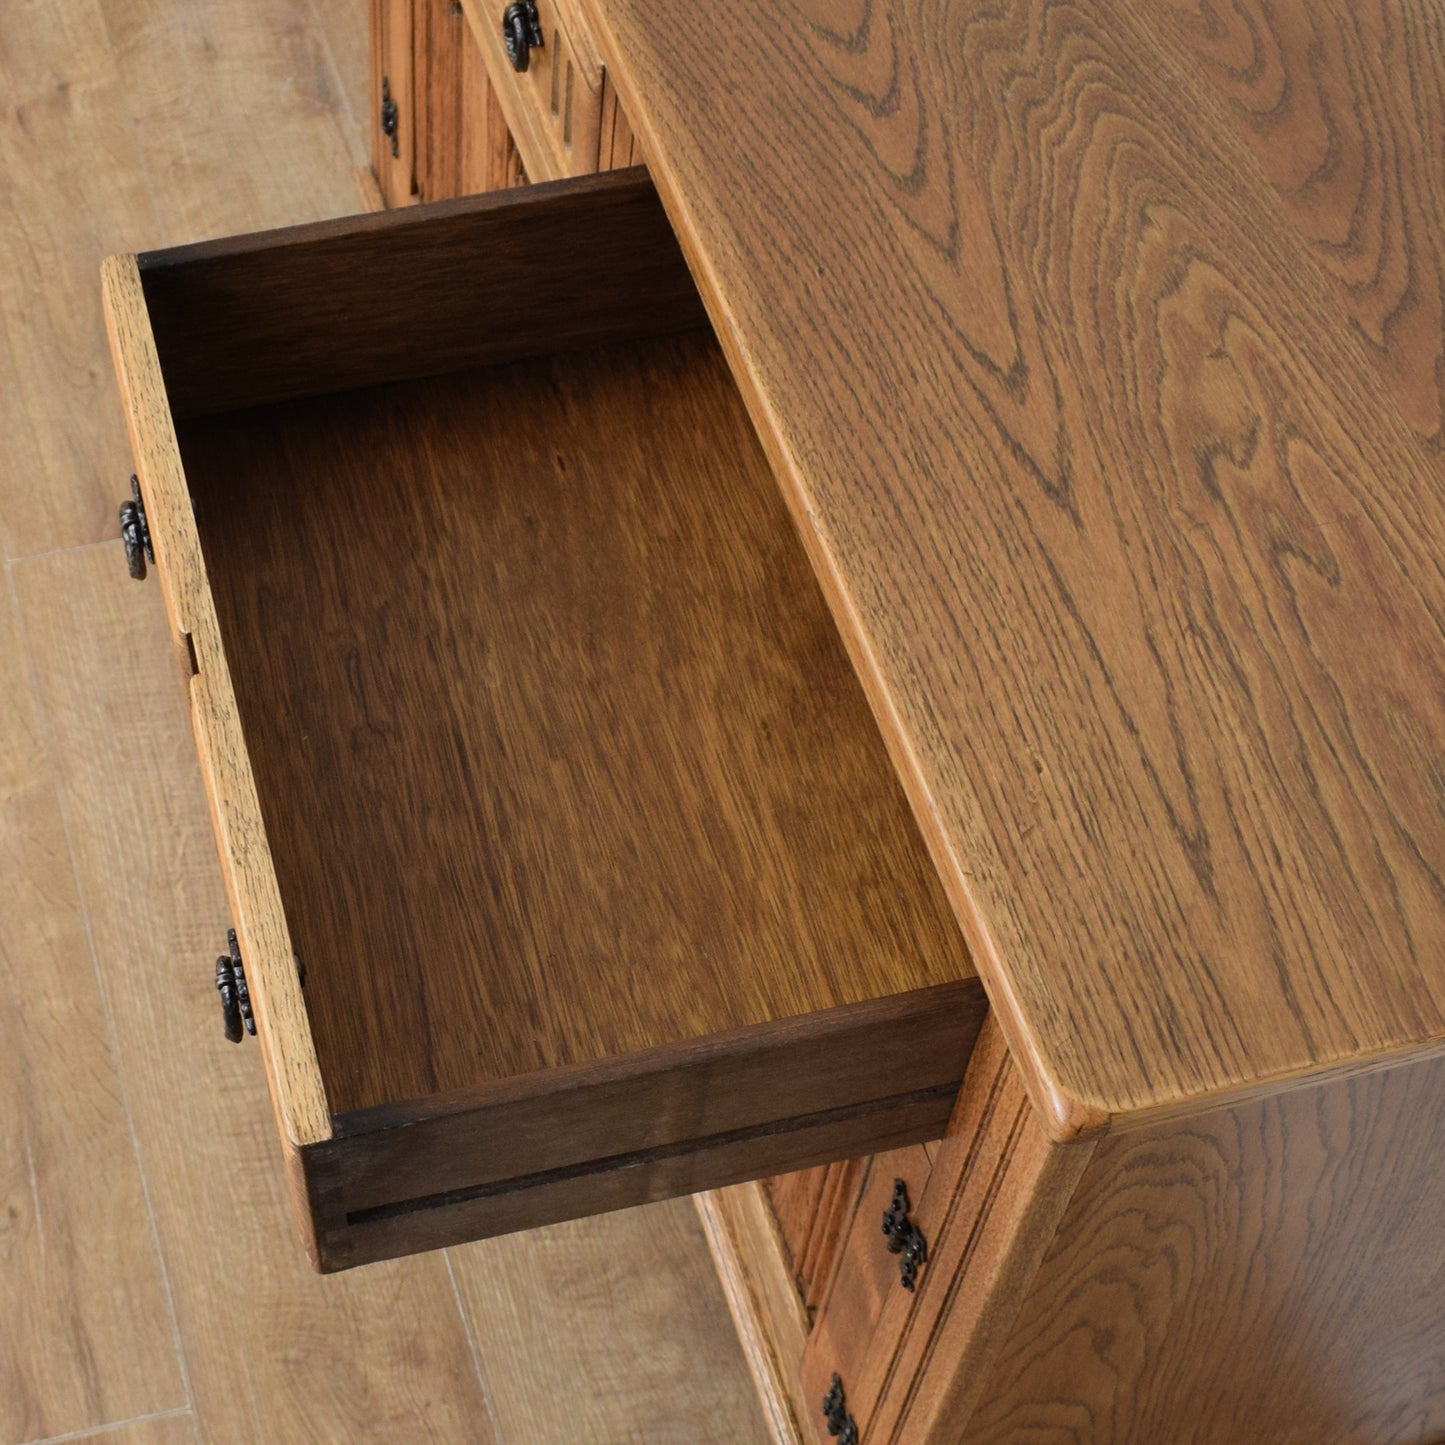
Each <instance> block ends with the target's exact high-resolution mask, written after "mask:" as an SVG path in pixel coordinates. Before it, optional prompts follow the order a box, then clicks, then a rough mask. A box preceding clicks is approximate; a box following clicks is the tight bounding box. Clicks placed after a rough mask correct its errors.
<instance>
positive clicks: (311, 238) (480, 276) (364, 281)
mask: <svg viewBox="0 0 1445 1445" xmlns="http://www.w3.org/2000/svg"><path fill="white" fill-rule="evenodd" d="M138 262H139V265H140V270H141V277H142V281H143V283H144V286H145V297H146V305H147V307H148V309H149V311H150V317H151V325H152V328H153V330H154V332H155V338H156V347H157V350H158V352H159V354H160V358H161V366H162V368H163V369H164V371H165V375H166V385H167V389H168V395H169V398H170V404H171V409H172V411H173V412H174V414H175V415H176V416H177V417H184V416H195V415H201V414H205V413H208V412H217V411H233V410H236V409H238V408H242V407H246V406H251V405H257V404H261V403H265V402H271V401H279V400H283V399H286V398H292V397H303V396H319V395H323V394H325V393H327V392H332V391H340V390H344V389H346V388H348V387H355V386H370V385H378V384H380V383H382V382H386V381H393V380H398V379H401V378H405V377H417V376H430V375H436V374H439V373H442V372H446V371H451V370H454V369H456V368H459V367H465V366H482V365H486V364H488V363H490V362H496V361H510V360H514V359H516V358H519V357H527V356H539V355H550V354H552V353H555V352H557V351H562V350H566V349H568V348H571V347H586V346H594V345H598V344H600V343H602V342H613V341H622V340H626V339H627V338H628V337H631V336H639V337H645V336H655V335H659V334H663V333H667V332H671V331H682V330H688V329H690V328H693V327H696V326H700V325H703V324H705V320H706V318H705V315H704V313H703V310H702V307H701V304H700V303H699V301H698V298H697V291H696V289H695V287H694V286H693V283H692V280H691V278H690V276H689V275H688V270H687V266H686V264H685V263H684V261H683V259H682V254H681V252H680V251H679V250H678V248H677V243H676V241H675V240H674V239H673V236H672V232H671V230H670V229H669V227H668V224H667V219H666V217H665V216H664V214H663V211H662V207H661V206H660V204H659V203H658V200H657V197H656V195H655V193H654V192H653V190H652V187H651V185H650V184H649V182H648V180H647V177H646V173H645V172H642V171H639V170H631V171H619V172H613V173H611V174H609V175H606V176H589V177H584V178H582V179H579V180H573V181H559V182H557V183H556V184H554V185H550V186H546V187H543V186H531V187H527V188H526V189H525V190H524V191H499V192H495V193H492V194H489V195H484V196H472V197H465V198H461V199H458V200H452V201H438V202H436V203H434V204H432V205H428V206H411V207H405V208H403V209H401V210H397V211H384V212H381V213H380V214H377V215H370V216H348V217H346V218H345V219H343V220H339V221H323V222H318V223H315V224H312V225H306V226H294V227H289V228H287V229H284V230H279V231H267V232H264V233H261V234H258V235H254V236H237V237H229V238H227V239H225V240H221V241H205V242H201V243H198V244H197V245H193V246H180V247H176V248H175V249H173V250H169V251H151V252H147V253H145V254H144V255H142V256H140V257H139V258H138Z"/></svg>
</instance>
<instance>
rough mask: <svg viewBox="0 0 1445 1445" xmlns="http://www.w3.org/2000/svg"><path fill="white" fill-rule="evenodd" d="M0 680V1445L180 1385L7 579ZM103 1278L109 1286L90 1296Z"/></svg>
mask: <svg viewBox="0 0 1445 1445" xmlns="http://www.w3.org/2000/svg"><path fill="white" fill-rule="evenodd" d="M4 580H5V579H3V578H0V583H3V582H4ZM0 678H3V679H4V685H3V687H0V1119H3V1127H0V1441H5V1442H7V1445H8V1442H11V1441H20V1440H36V1439H40V1438H42V1437H44V1436H52V1435H63V1434H67V1433H69V1432H70V1431H73V1430H82V1429H85V1428H86V1427H88V1426H93V1425H102V1424H105V1423H106V1422H108V1421H110V1420H115V1419H124V1418H125V1417H127V1416H131V1415H140V1414H145V1413H147V1412H151V1411H157V1410H165V1409H169V1408H172V1407H174V1406H176V1405H182V1404H184V1403H185V1401H186V1393H185V1385H184V1383H183V1377H182V1366H181V1361H180V1357H179V1355H178V1353H177V1350H176V1344H175V1336H174V1330H175V1326H174V1322H173V1320H172V1318H171V1309H170V1298H169V1295H168V1293H167V1289H166V1282H165V1276H164V1273H163V1270H162V1267H161V1261H160V1256H159V1254H158V1253H157V1250H156V1244H155V1237H154V1234H153V1232H152V1227H151V1221H150V1212H149V1208H148V1206H147V1202H146V1197H145V1187H144V1184H143V1182H142V1179H141V1172H140V1166H139V1163H138V1161H137V1159H136V1156H135V1150H134V1146H133V1144H132V1140H131V1133H130V1121H129V1118H128V1116H127V1113H126V1107H125V1100H124V1090H123V1088H122V1085H121V1081H120V1078H119V1076H118V1071H117V1068H116V1061H115V1058H114V1055H113V1053H112V1045H111V1037H110V1031H109V1028H108V1026H107V1020H106V1014H105V1009H104V1003H103V999H102V996H101V990H100V985H99V981H98V979H97V976H96V970H95V965H94V963H93V962H92V959H91V943H90V938H89V937H88V935H87V930H86V920H85V915H84V912H83V910H82V908H81V903H80V897H79V893H78V889H77V886H76V879H75V871H74V867H73V865H72V863H71V858H70V849H69V845H68V841H67V839H66V833H65V823H64V819H63V817H62V814H61V808H60V800H59V798H58V797H57V796H56V790H55V786H54V782H53V779H52V775H51V771H50V765H49V761H48V757H47V754H46V748H45V743H44V740H43V738H42V735H41V728H40V721H39V718H38V717H37V715H36V709H35V706H34V700H33V698H32V696H31V691H30V685H29V677H28V667H27V664H26V659H25V654H24V650H23V648H22V644H21V636H20V631H19V626H18V618H17V616H16V613H15V607H14V604H13V599H12V596H11V593H10V590H9V587H8V585H6V586H4V590H0ZM102 1279H104V1280H107V1281H108V1283H109V1285H110V1287H109V1288H99V1289H98V1288H96V1281H97V1280H102Z"/></svg>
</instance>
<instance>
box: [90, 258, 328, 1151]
mask: <svg viewBox="0 0 1445 1445" xmlns="http://www.w3.org/2000/svg"><path fill="white" fill-rule="evenodd" d="M101 286H102V294H103V299H104V305H105V318H106V329H107V331H108V333H109V336H110V344H111V353H112V355H113V357H114V361H115V370H116V377H117V381H118V384H119V387H120V392H121V400H122V404H123V407H124V411H125V416H126V426H127V429H128V431H129V434H130V440H131V449H132V453H133V457H134V460H135V465H136V471H137V474H138V476H139V478H140V483H141V491H142V496H143V497H144V500H145V508H146V519H147V522H148V523H149V527H150V533H151V538H152V541H153V543H154V547H155V552H156V557H157V566H156V568H155V570H156V572H157V573H158V574H159V577H160V582H161V590H162V593H163V595H164V597H165V604H166V611H167V614H168V615H169V617H170V621H171V626H172V628H173V629H174V630H175V633H176V634H177V636H178V637H179V638H180V639H181V640H182V642H183V643H184V639H185V636H186V635H189V637H190V646H191V649H192V651H193V656H194V659H195V669H196V671H195V675H194V676H192V678H191V679H190V698H189V701H190V704H191V707H190V711H191V722H192V727H193V728H194V730H195V734H196V740H197V746H198V750H199V751H200V753H201V758H202V764H203V767H204V769H205V771H206V773H207V777H206V784H207V793H208V796H209V797H210V800H211V810H212V821H213V823H214V825H215V829H216V841H217V844H218V846H219V848H220V851H221V856H222V858H223V859H224V860H225V863H226V866H225V867H224V868H223V870H222V871H223V872H224V873H225V874H226V887H227V892H228V893H229V895H230V900H231V907H232V910H233V922H234V924H235V927H236V930H237V933H238V935H239V936H240V939H241V944H242V950H243V956H244V958H245V961H246V977H247V981H248V983H249V985H250V993H251V1000H252V1004H253V1006H254V1008H255V1012H256V1022H257V1038H258V1041H259V1043H260V1047H261V1054H262V1057H263V1059H264V1060H265V1064H266V1076H267V1080H268V1083H269V1085H270V1089H271V1100H272V1105H273V1107H274V1109H275V1112H276V1120H277V1124H278V1125H279V1127H280V1130H281V1133H282V1137H283V1139H284V1140H285V1141H287V1142H289V1144H290V1145H292V1146H293V1147H300V1146H303V1145H307V1144H315V1143H320V1142H322V1141H325V1140H328V1139H330V1138H331V1134H332V1129H331V1113H330V1109H329V1108H328V1106H327V1102H326V1091H325V1087H324V1085H323V1083H322V1079H321V1070H320V1066H319V1064H318V1062H317V1058H316V1050H315V1046H314V1043H313V1041H312V1037H311V1025H310V1021H309V1019H308V1017H307V1013H306V1004H305V1001H304V999H303V998H302V994H301V984H300V980H299V978H298V977H297V974H296V967H295V964H294V961H293V954H292V947H291V936H290V932H289V930H288V928H287V926H286V916H285V913H284V911H283V909H282V906H281V894H280V889H279V886H278V884H277V881H276V875H275V872H274V870H273V868H272V865H271V854H270V849H269V847H268V846H267V842H266V829H265V825H264V823H263V821H262V818H261V805H260V802H259V800H258V798H257V795H256V783H255V779H254V778H253V776H252V773H251V764H250V759H249V758H248V756H247V753H246V745H245V740H244V738H243V737H242V734H241V724H240V717H239V714H238V712H237V709H236V698H235V694H234V692H233V690H232V686H231V675H230V671H229V669H228V668H227V665H226V658H225V653H224V650H223V649H222V646H221V632H220V625H219V623H218V621H217V618H216V611H215V606H214V604H213V602H212V600H211V593H210V586H209V583H208V582H207V579H206V568H205V561H204V559H203V557H202V554H201V545H200V538H199V536H198V535H197V533H196V526H195V520H194V518H193V516H192V513H191V507H190V494H189V490H188V488H187V485H186V478H185V472H184V470H183V468H182V465H181V453H180V444H179V442H178V440H177V437H176V430H175V424H174V422H173V420H172V418H171V411H170V404H169V401H168V399H167V395H166V386H165V380H164V377H163V374H162V372H161V366H160V358H159V356H158V354H157V351H156V344H155V337H154V335H153V334H152V331H151V325H150V318H149V314H148V312H147V308H146V300H145V292H144V290H143V287H142V284H141V278H140V271H139V268H138V266H137V264H136V258H135V256H134V255H120V256H111V257H108V258H107V259H106V260H105V261H104V262H103V263H102V266H101ZM217 922H218V923H219V922H220V920H217ZM218 941H219V940H218Z"/></svg>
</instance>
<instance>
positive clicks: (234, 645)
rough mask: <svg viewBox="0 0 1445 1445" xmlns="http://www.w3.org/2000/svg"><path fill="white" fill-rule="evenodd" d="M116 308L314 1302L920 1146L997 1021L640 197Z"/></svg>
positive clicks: (343, 237) (170, 263) (117, 299)
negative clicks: (356, 1285) (393, 1268)
mask: <svg viewBox="0 0 1445 1445" xmlns="http://www.w3.org/2000/svg"><path fill="white" fill-rule="evenodd" d="M105 282H106V305H107V315H108V319H109V323H110V327H111V334H112V341H113V347H114V351H115V355H116V361H117V369H118V373H119V376H120V381H121V387H122V392H123V394H124V399H125V402H126V408H127V412H128V416H129V421H130V426H131V432H132V442H133V446H134V450H135V456H136V466H137V473H138V476H139V489H140V493H141V495H142V496H143V498H144V505H145V515H146V523H147V527H148V532H149V536H150V540H151V543H152V547H153V553H154V559H155V565H154V570H155V571H156V573H157V574H158V575H159V578H160V582H161V585H162V587H163V589H164V591H165V594H166V599H167V606H168V608H169V611H170V615H171V620H172V625H173V626H174V627H175V629H176V631H177V634H178V635H180V636H183V637H184V638H185V639H186V643H187V649H188V654H189V656H190V657H191V658H192V665H191V668H190V669H189V672H190V676H189V678H188V686H189V688H190V692H191V704H192V706H191V714H192V718H193V722H194V726H195V730H196V737H197V746H198V751H199V753H200V756H201V762H202V770H203V773H204V774H205V776H206V781H207V785H208V790H209V793H210V797H211V803H212V809H213V817H214V820H215V824H216V832H217V838H218V842H219V846H220V852H221V859H222V863H223V868H224V871H225V874H226V881H227V885H228V889H229V893H230V901H231V908H232V918H231V919H229V920H217V926H218V929H219V930H221V931H222V932H224V930H225V928H226V927H227V926H228V925H229V926H232V927H234V929H235V932H236V935H237V951H236V956H237V957H238V958H239V959H241V960H243V964H244V970H245V978H246V983H247V989H248V994H249V999H250V1005H251V1009H252V1012H253V1014H254V1024H255V1028H256V1033H257V1037H258V1040H259V1042H260V1044H261V1052H262V1055H263V1057H264V1058H265V1060H266V1065H267V1069H268V1073H269V1077H270V1081H271V1085H272V1091H273V1097H274V1101H275V1105H276V1110H277V1115H278V1121H279V1124H280V1129H281V1135H282V1143H283V1147H284V1148H285V1149H286V1151H287V1155H288V1160H289V1167H290V1172H291V1178H292V1180H293V1185H294V1193H295V1196H296V1198H297V1202H298V1205H299V1207H300V1213H301V1217H302V1219H303V1221H304V1223H305V1226H306V1230H307V1233H308V1235H309V1238H310V1240H311V1243H312V1249H313V1254H314V1257H315V1259H316V1260H317V1262H318V1264H319V1265H320V1266H321V1267H323V1268H342V1267H345V1266H347V1265H350V1264H356V1263H362V1262H365V1261H367V1260H370V1259H377V1258H383V1257H387V1256H390V1255H395V1254H401V1253H406V1252H408V1251H412V1250H416V1249H424V1248H430V1247H434V1246H438V1245H443V1244H447V1243H452V1242H455V1241H458V1240H461V1239H467V1238H475V1237H479V1236H482V1235H486V1234H491V1233H497V1232H501V1231H504V1230H510V1229H517V1228H524V1227H528V1226H531V1225H535V1224H541V1223H547V1222H551V1221H554V1220H558V1219H562V1218H567V1217H573V1216H577V1215H582V1214H587V1213H593V1212H597V1211H599V1210H603V1209H610V1208H615V1207H620V1206H623V1205H629V1204H635V1203H640V1202H643V1201H645V1200H649V1199H656V1198H661V1197H664V1196H666V1195H670V1194H678V1193H683V1192H691V1191H694V1190H698V1189H702V1188H710V1187H714V1186H717V1185H722V1184H727V1183H730V1182H735V1181H738V1180H743V1179H751V1178H756V1177H759V1176H761V1175H765V1174H774V1173H777V1172H779V1171H782V1170H788V1169H799V1168H804V1167H808V1166H811V1165H815V1164H819V1163H823V1162H826V1161H828V1160H832V1159H840V1158H845V1157H848V1156H850V1155H856V1154H859V1153H864V1152H869V1151H873V1150H883V1149H888V1148H892V1147H897V1146H900V1145H903V1144H907V1143H911V1142H913V1141H916V1140H921V1139H927V1138H932V1137H937V1136H938V1134H940V1133H941V1131H942V1128H943V1126H944V1123H945V1121H946V1119H947V1117H948V1114H949V1110H950V1108H951V1105H952V1102H953V1099H954V1096H955V1095H956V1093H957V1090H958V1087H959V1084H960V1081H961V1079H962V1076H963V1070H964V1067H965V1065H966V1062H967V1058H968V1055H969V1052H970V1050H971V1048H972V1045H973V1040H974V1038H975V1035H976V1034H977V1031H978V1028H979V1025H980V1022H981V1020H982V1018H983V1016H984V1013H985V1003H984V999H983V994H982V991H981V988H980V985H979V983H978V980H977V977H976V975H975V972H974V970H973V967H972V965H971V962H970V960H969V957H968V954H967V951H966V949H965V947H964V945H963V943H962V941H961V938H960V935H959V933H958V931H957V928H956V925H955V923H954V920H953V918H952V915H951V913H950V911H949V909H948V906H947V903H946V901H945V899H944V897H943V894H942V890H941V887H940V885H939V883H938V881H937V878H936V876H935V874H934V873H933V871H932V869H931V867H930V864H929V861H928V858H927V855H926V852H925V849H924V846H923V843H922V841H921V839H920V837H919V835H918V832H917V829H916V827H915V825H914V822H913V819H912V816H911V814H910V813H909V810H908V807H907V804H906V802H905V800H904V797H903V794H902V791H901V789H900V787H899V786H898V784H897V781H896V779H895V777H894V775H893V773H892V770H891V768H890V765H889V761H888V758H887V755H886V752H885V749H884V746H883V743H882V741H881V739H880V737H879V735H878V733H877V731H876V728H875V726H874V723H873V720H872V717H871V714H870V713H869V710H868V707H867V705H866V702H865V700H864V698H863V696H862V692H861V689H860V687H859V685H858V683H857V680H856V678H855V677H854V676H853V673H852V670H851V668H850V666H849V663H848V660H847V657H846V655H845V652H844V650H843V647H842V645H841V643H840V641H839V639H838V637H837V635H836V632H835V630H834V627H833V624H832V619H831V617H830V615H829V613H828V610H827V606H826V604H825V602H824V600H823V597H822V594H821V592H820V590H819V588H818V586H817V584H816V582H815V580H814V578H813V576H812V573H811V570H810V568H809V565H808V563H807V560H806V557H805V555H804V553H803V550H802V547H801V544H800V542H799V540H798V538H797V537H796V535H795V534H794V532H793V529H792V525H791V522H790V520H789V517H788V514H787V511H786V509H785V507H784V505H783V503H782V500H781V498H780V496H779V495H778V491H777V488H776V485H775V483H774V481H773V479H772V476H771V474H770V472H769V470H768V467H767V463H766V460H765V458H764V455H763V453H762V450H761V448H760V446H759V444H758V441H757V438H756V437H755V435H754V433H753V431H752V429H751V427H750V425H749V422H748V418H747V415H746V412H745V411H744V409H743V407H742V403H741V400H740V398H739V396H738V393H737V390H736V388H735V386H734V385H733V382H732V379H731V377H730V375H729V373H728V370H727V366H726V364H725V362H724V361H723V358H722V356H721V353H720V351H719V350H718V347H717V345H716V342H715V340H714V338H713V336H712V334H711V331H710V330H709V328H708V325H707V320H706V316H705V314H704V312H703V310H702V307H701V305H700V303H699V299H698V296H697V293H696V290H695V288H694V286H693V283H692V281H691V278H690V276H689V275H688V272H687V268H686V265H685V264H684V262H683V259H682V257H681V255H680V253H679V251H678V248H677V244H676V241H675V239H674V237H673V235H672V232H671V230H670V228H669V226H668V224H667V220H666V217H665V215H664V213H663V211H662V208H661V206H660V204H659V202H658V200H657V197H656V195H655V193H654V192H653V191H652V189H651V186H650V184H649V183H648V181H647V179H646V176H645V174H643V173H640V172H619V173H615V174H613V175H611V176H605V177H596V178H590V179H587V180H585V181H573V182H566V183H562V184H559V185H556V186H539V187H530V188H525V189H524V190H521V191H513V192H507V193H502V194H497V195H491V196H483V197H477V198H474V199H470V200H466V201H457V202H449V203H444V204H441V205H438V206H434V207H427V206H419V207H411V208H407V209H406V210H403V211H399V212H391V213H385V214H380V215H373V216H365V217H358V218H348V219H346V220H342V221H336V222H326V223H322V224H320V225H317V226H311V227H301V228H297V229H295V230H292V231H284V232H278V233H272V234H268V235H263V236H255V237H243V238H239V239H235V240H229V241H220V242H211V243H205V244H202V245H199V246H193V247H185V248H180V249H178V250H174V251H169V252H157V253H151V254H149V255H144V256H141V257H139V258H136V257H118V258H115V259H113V260H112V261H110V262H108V263H107V266H106V274H105ZM227 956H228V957H230V954H229V952H228V955H227ZM303 964H304V972H303V968H302V965H303ZM218 1038H219V1031H218ZM895 1267H896V1266H895Z"/></svg>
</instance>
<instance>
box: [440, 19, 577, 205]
mask: <svg viewBox="0 0 1445 1445" xmlns="http://www.w3.org/2000/svg"><path fill="white" fill-rule="evenodd" d="M458 3H459V4H460V5H461V7H462V9H463V10H464V11H465V13H466V18H467V23H468V25H469V26H470V29H471V33H472V39H473V43H474V44H475V45H476V47H477V52H478V54H479V55H480V56H481V57H482V59H483V61H484V63H485V65H486V67H487V72H488V74H489V75H490V76H491V81H492V88H493V91H494V93H495V95H496V98H497V102H498V104H499V105H500V106H501V108H502V113H503V115H504V116H505V117H506V123H507V127H508V129H509V130H510V132H511V134H512V136H513V138H514V141H515V144H516V146H517V150H518V151H519V153H520V155H521V158H522V164H523V165H524V167H525V168H526V172H527V176H528V178H529V179H531V180H533V181H553V180H560V179H561V178H562V177H563V176H582V175H589V174H590V173H591V172H593V171H595V170H597V169H598V152H599V146H600V136H601V127H602V113H603V89H604V84H603V82H604V76H603V71H602V63H601V60H600V58H599V56H598V54H597V50H596V46H595V44H594V42H593V40H592V37H591V35H590V34H589V33H588V32H587V30H586V28H585V25H584V24H583V23H582V22H581V17H580V15H579V14H574V13H573V12H574V8H575V7H573V6H572V5H570V4H568V3H566V0H560V3H559V0H542V3H541V5H540V6H539V7H538V18H539V22H540V25H541V30H542V37H543V44H542V46H541V47H540V48H537V49H533V50H532V51H531V53H530V54H529V56H528V64H527V69H526V70H525V71H517V70H514V69H513V68H512V65H511V62H510V61H509V60H508V58H507V52H506V47H505V45H504V44H503V41H502V28H501V25H500V23H499V22H500V20H501V11H500V10H499V9H498V8H497V6H496V5H495V4H493V3H492V0H458Z"/></svg>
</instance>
